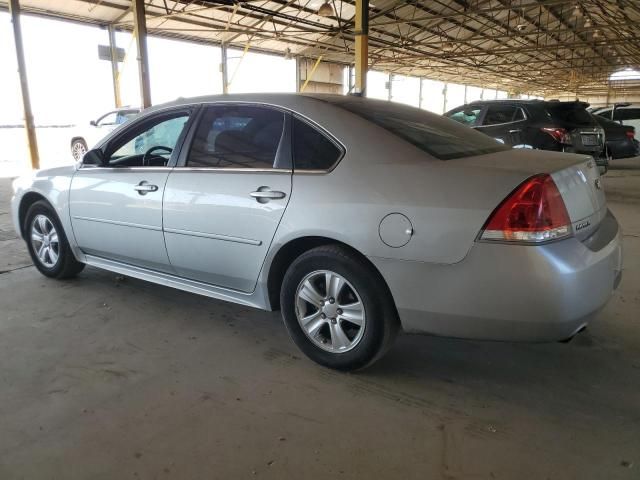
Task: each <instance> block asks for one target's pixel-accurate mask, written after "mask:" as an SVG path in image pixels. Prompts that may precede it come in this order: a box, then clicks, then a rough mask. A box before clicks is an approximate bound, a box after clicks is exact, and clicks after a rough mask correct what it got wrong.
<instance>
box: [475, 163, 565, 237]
mask: <svg viewBox="0 0 640 480" xmlns="http://www.w3.org/2000/svg"><path fill="white" fill-rule="evenodd" d="M570 234H571V220H569V214H568V213H567V208H566V207H565V205H564V200H562V196H561V195H560V192H559V191H558V187H557V186H556V184H555V182H554V181H553V179H552V178H551V176H550V175H549V174H546V173H544V174H541V175H535V176H533V177H531V178H529V179H528V180H526V181H525V182H524V183H522V184H521V185H520V186H519V187H518V188H516V189H515V190H514V191H513V192H512V193H511V194H510V195H509V196H508V197H507V198H506V199H505V200H504V201H503V202H502V204H500V205H499V206H498V208H496V209H495V210H494V211H493V213H492V214H491V216H490V217H489V219H488V220H487V222H486V223H485V225H484V227H483V229H482V234H481V235H480V238H481V239H482V240H500V241H508V242H529V243H540V242H546V241H548V240H555V239H558V238H563V237H567V236H569V235H570Z"/></svg>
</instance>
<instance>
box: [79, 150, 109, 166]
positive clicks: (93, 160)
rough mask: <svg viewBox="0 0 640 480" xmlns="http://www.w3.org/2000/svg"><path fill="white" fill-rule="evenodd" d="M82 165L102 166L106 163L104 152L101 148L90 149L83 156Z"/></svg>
mask: <svg viewBox="0 0 640 480" xmlns="http://www.w3.org/2000/svg"><path fill="white" fill-rule="evenodd" d="M82 165H95V166H97V167H101V166H102V165H104V153H102V150H100V149H99V148H94V149H93V150H89V151H88V152H87V153H85V154H84V157H83V158H82Z"/></svg>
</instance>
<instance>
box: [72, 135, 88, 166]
mask: <svg viewBox="0 0 640 480" xmlns="http://www.w3.org/2000/svg"><path fill="white" fill-rule="evenodd" d="M87 150H88V149H87V143H86V142H85V141H84V140H83V139H81V138H76V139H75V140H74V141H73V142H71V155H73V159H74V160H75V161H76V162H79V161H80V160H82V157H84V154H85V153H87Z"/></svg>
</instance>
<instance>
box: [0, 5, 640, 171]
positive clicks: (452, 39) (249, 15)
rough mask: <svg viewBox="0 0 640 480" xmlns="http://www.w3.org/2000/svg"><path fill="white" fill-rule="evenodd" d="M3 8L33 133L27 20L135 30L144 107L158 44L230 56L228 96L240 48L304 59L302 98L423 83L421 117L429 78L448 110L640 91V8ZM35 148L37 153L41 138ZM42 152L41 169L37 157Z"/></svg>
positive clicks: (609, 99)
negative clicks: (459, 91) (486, 99)
mask: <svg viewBox="0 0 640 480" xmlns="http://www.w3.org/2000/svg"><path fill="white" fill-rule="evenodd" d="M367 7H368V8H367ZM0 8H4V9H10V10H11V11H12V12H13V14H14V24H15V25H16V47H17V52H18V57H19V58H20V59H21V61H20V62H19V65H20V70H21V73H22V78H23V81H22V82H21V85H22V89H23V95H24V97H25V102H24V103H25V112H26V114H25V118H26V119H27V126H29V123H30V120H29V119H30V118H31V117H32V115H31V112H30V107H29V105H28V104H29V101H28V87H27V85H28V82H27V81H26V71H25V69H26V68H28V67H25V65H27V64H28V62H25V60H24V55H22V54H21V50H22V47H21V43H22V42H21V41H20V33H19V22H18V21H17V20H18V16H19V12H24V13H29V14H34V15H41V16H45V17H48V18H57V19H63V20H68V21H73V22H80V23H83V24H92V25H97V26H100V27H104V28H106V29H109V31H110V32H112V33H113V32H115V31H118V30H125V31H131V32H132V33H133V34H134V36H135V38H136V46H137V54H136V58H137V60H138V73H139V77H140V95H141V101H140V104H141V105H142V106H149V105H150V104H151V94H150V82H151V81H152V79H150V75H149V67H148V55H147V48H146V37H147V35H157V36H161V37H167V38H176V39H183V40H188V41H193V42H199V43H205V44H214V45H219V46H220V48H221V53H222V54H221V58H222V62H221V66H220V74H221V76H222V89H223V92H221V93H224V92H226V91H227V87H228V85H229V82H230V80H231V78H230V73H229V68H228V61H227V57H228V56H227V49H229V48H237V49H240V50H242V51H243V52H245V53H246V52H247V51H248V50H249V49H250V50H251V51H256V52H263V53H269V54H275V55H282V56H285V57H286V58H295V59H296V60H297V64H298V66H297V69H296V72H297V79H296V85H297V89H298V90H303V89H306V88H309V89H310V90H311V89H314V90H316V91H318V90H319V91H331V92H338V91H340V93H341V83H342V78H341V77H342V76H341V75H335V72H332V71H331V69H332V68H335V67H337V68H338V69H339V68H342V67H346V68H348V70H349V75H347V76H346V78H347V82H348V85H346V86H345V90H346V91H349V92H351V93H361V94H364V95H366V94H367V83H366V82H367V74H366V72H367V70H376V71H379V72H384V74H385V75H388V79H387V81H386V82H385V87H386V90H387V93H388V98H389V99H390V100H392V99H393V98H394V92H393V89H394V85H396V88H398V89H401V88H402V85H401V84H400V85H399V86H397V85H398V82H394V79H397V78H398V77H409V78H412V77H414V78H420V79H421V80H420V92H419V95H418V97H419V98H418V99H417V102H416V104H417V106H421V105H422V102H423V100H424V98H425V97H428V96H429V95H432V94H433V92H432V91H427V90H426V89H424V90H423V81H422V79H427V80H430V81H436V82H442V84H439V83H438V84H437V85H439V86H440V89H441V90H443V91H442V95H443V96H444V104H445V105H446V104H447V91H446V85H447V84H448V83H453V84H463V85H464V88H465V91H464V99H465V100H467V99H468V98H471V97H472V95H467V87H471V88H474V87H476V88H477V89H479V90H478V91H479V92H481V93H480V96H482V95H483V93H482V92H483V90H482V89H492V90H493V91H494V92H497V91H500V90H501V91H505V92H508V93H509V94H510V95H520V94H526V95H527V96H536V97H542V98H560V99H574V98H576V97H577V98H580V99H582V100H587V101H591V102H592V103H596V104H608V103H613V102H615V101H620V100H625V99H628V98H635V97H637V96H638V92H639V91H640V82H639V81H638V80H637V79H635V77H634V78H632V79H630V80H629V79H625V77H624V75H623V76H622V77H621V79H616V77H613V78H612V75H613V74H615V73H616V72H624V71H625V69H630V68H636V67H637V66H638V65H639V64H640V54H639V53H638V52H639V46H640V29H638V27H637V25H638V24H640V5H639V4H638V2H636V1H634V0H618V1H615V2H613V1H603V0H587V1H582V2H576V1H569V0H538V1H533V0H529V1H526V0H520V1H513V0H478V1H465V0H436V1H429V2H425V1H400V0H376V1H375V2H364V1H360V0H350V1H340V0H326V1H325V0H288V1H287V0H281V1H236V0H224V1H207V0H195V1H186V0H184V1H177V0H176V1H174V0H151V1H144V0H133V1H128V0H108V1H103V0H56V1H54V0H48V1H44V0H20V1H18V0H11V1H8V2H7V1H0ZM109 38H110V40H111V45H110V47H111V52H112V55H111V58H112V62H113V68H112V71H113V81H114V100H115V104H116V106H118V105H119V104H120V99H119V95H118V91H119V87H118V73H117V72H118V61H117V60H118V52H117V46H116V45H115V35H113V34H110V35H109ZM194 60H196V59H194ZM319 66H320V69H319V70H318V67H319ZM323 73H324V75H323ZM314 75H315V77H314ZM314 78H315V79H316V80H318V81H314ZM310 83H311V85H309V84H310ZM438 93H440V92H438ZM450 106H454V105H450ZM31 123H32V122H31ZM32 130H33V128H32V125H31V128H28V131H32ZM29 138H30V139H31V140H30V142H31V143H34V141H35V140H34V139H35V135H33V134H30V135H29ZM31 152H32V156H34V155H35V156H36V159H35V163H34V165H37V147H35V146H33V147H32V148H31Z"/></svg>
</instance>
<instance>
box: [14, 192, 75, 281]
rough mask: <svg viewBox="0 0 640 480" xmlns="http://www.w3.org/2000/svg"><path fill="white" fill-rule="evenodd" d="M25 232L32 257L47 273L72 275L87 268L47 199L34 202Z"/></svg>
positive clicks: (29, 212)
mask: <svg viewBox="0 0 640 480" xmlns="http://www.w3.org/2000/svg"><path fill="white" fill-rule="evenodd" d="M24 232H25V239H26V241H27V248H28V249H29V254H30V255H31V259H32V260H33V263H34V265H35V266H36V268H37V269H38V270H40V272H41V273H42V274H43V275H45V276H47V277H51V278H58V279H63V278H70V277H73V276H75V275H77V274H78V273H80V272H81V271H82V269H83V268H84V264H83V263H80V262H78V261H77V260H76V258H75V257H74V256H73V253H72V252H71V247H70V246H69V242H68V241H67V237H66V236H65V234H64V230H63V229H62V225H61V224H60V221H59V220H58V216H57V215H56V213H55V211H54V210H53V208H51V206H50V205H49V204H48V203H47V202H45V201H38V202H35V203H34V204H33V205H31V207H30V208H29V210H28V211H27V216H26V219H25V226H24Z"/></svg>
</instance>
